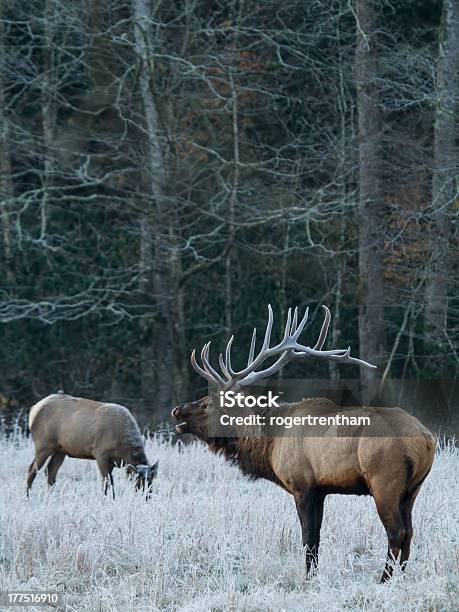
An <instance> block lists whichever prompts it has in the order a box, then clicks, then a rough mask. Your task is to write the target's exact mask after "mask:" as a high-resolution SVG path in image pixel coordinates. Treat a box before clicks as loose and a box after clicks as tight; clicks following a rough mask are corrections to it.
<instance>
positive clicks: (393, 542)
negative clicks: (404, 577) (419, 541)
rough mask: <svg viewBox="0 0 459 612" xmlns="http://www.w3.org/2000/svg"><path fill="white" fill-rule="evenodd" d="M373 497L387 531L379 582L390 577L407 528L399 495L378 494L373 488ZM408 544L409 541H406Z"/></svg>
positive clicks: (385, 580)
mask: <svg viewBox="0 0 459 612" xmlns="http://www.w3.org/2000/svg"><path fill="white" fill-rule="evenodd" d="M373 497H374V500H375V502H376V509H377V510H378V514H379V518H380V519H381V522H382V524H383V525H384V528H385V530H386V533H387V540H388V549H387V559H386V565H385V567H384V571H383V574H382V576H381V582H387V581H388V580H390V578H391V577H392V573H393V569H394V567H393V563H394V561H396V560H397V559H398V556H399V555H400V552H401V550H402V546H403V544H404V542H405V539H406V536H407V530H406V527H405V522H404V520H403V515H402V511H401V505H402V504H401V502H400V497H399V496H398V499H395V498H394V497H391V496H388V495H387V493H386V494H384V493H383V494H382V495H381V496H378V495H377V494H376V492H375V489H373ZM408 544H409V541H408Z"/></svg>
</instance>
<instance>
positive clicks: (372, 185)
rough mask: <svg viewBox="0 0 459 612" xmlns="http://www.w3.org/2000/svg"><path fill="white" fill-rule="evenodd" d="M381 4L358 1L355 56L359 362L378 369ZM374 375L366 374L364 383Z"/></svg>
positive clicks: (381, 337) (381, 350) (381, 349)
mask: <svg viewBox="0 0 459 612" xmlns="http://www.w3.org/2000/svg"><path fill="white" fill-rule="evenodd" d="M376 7H377V2H376V1H374V0H357V48H356V56H355V68H356V81H357V105H358V125H359V189H360V193H359V216H360V218H359V286H360V296H359V297H360V299H359V341H360V356H361V358H362V359H365V360H366V361H369V362H370V363H373V364H375V365H377V366H379V367H381V365H382V364H383V361H384V356H385V331H384V276H383V274H384V270H383V249H384V220H383V206H384V203H383V197H382V189H381V174H380V173H381V161H382V160H381V154H380V137H381V127H380V126H381V117H380V111H379V106H378V102H379V101H378V93H377V88H376V85H375V81H376V74H377V48H376V42H377V41H376V32H377V27H378V25H377V18H378V13H377V8H376ZM376 376H377V374H375V370H370V369H365V368H362V379H363V382H364V383H365V382H369V381H371V380H373V379H374V378H375V377H376Z"/></svg>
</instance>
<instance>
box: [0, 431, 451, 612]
mask: <svg viewBox="0 0 459 612" xmlns="http://www.w3.org/2000/svg"><path fill="white" fill-rule="evenodd" d="M147 454H148V457H149V459H150V460H154V459H156V458H159V459H160V469H159V476H158V478H157V480H156V481H155V487H154V492H153V497H152V499H151V501H150V502H146V501H145V500H144V498H143V496H141V495H140V494H136V493H134V491H133V488H132V487H131V486H130V483H129V482H126V480H125V478H124V476H123V474H122V473H121V471H120V470H115V472H114V476H115V485H116V488H117V499H116V500H115V501H113V500H112V499H111V498H110V497H107V498H105V497H104V496H103V495H102V494H101V484H100V479H99V475H98V472H97V468H96V464H95V462H93V461H82V460H77V459H69V458H67V459H66V460H65V462H64V465H63V467H62V469H61V471H60V473H59V475H58V480H57V484H56V487H55V488H54V490H52V491H51V492H48V490H47V485H46V482H45V476H44V473H40V474H39V476H38V477H37V479H36V480H35V483H34V486H33V489H32V494H31V498H30V499H29V500H27V499H26V496H25V474H26V469H27V466H28V464H29V463H30V461H31V459H32V456H33V447H32V442H31V441H30V440H29V439H27V438H25V437H23V436H21V435H20V434H18V435H16V436H15V437H14V438H13V439H9V440H6V439H5V437H1V439H0V534H1V539H0V591H5V590H18V589H27V590H59V591H63V592H64V596H63V600H64V603H65V606H64V608H65V609H66V610H87V611H88V612H89V611H90V612H96V611H98V610H104V611H105V610H114V611H115V610H116V611H125V610H126V611H130V610H132V611H134V610H136V611H147V610H148V611H150V610H180V611H182V612H185V611H187V612H191V611H196V612H205V611H207V610H208V611H213V612H217V611H222V612H223V611H226V610H228V611H230V610H231V611H247V612H249V611H259V610H260V611H271V610H272V611H276V612H277V611H280V610H286V611H288V612H295V611H297V610H298V611H300V610H301V611H302V612H303V611H305V610H320V611H322V610H323V611H327V612H329V611H334V610H354V609H358V610H360V609H362V610H378V611H383V610H457V609H458V607H459V588H458V583H457V576H458V570H459V568H458V564H459V547H458V545H459V516H458V515H459V500H458V495H459V487H458V471H459V470H458V467H459V453H458V450H457V449H456V448H455V447H454V446H453V445H451V444H450V445H449V446H447V447H445V448H443V449H442V450H441V451H440V452H439V453H438V454H437V457H436V460H435V463H434V467H433V470H432V472H431V474H430V475H429V477H428V479H427V481H426V482H425V484H424V486H423V488H422V490H421V493H420V495H419V497H418V499H417V501H416V504H415V508H414V529H415V535H414V541H413V546H412V556H411V562H410V565H409V567H408V570H407V573H406V576H405V577H404V576H403V575H402V574H401V572H400V571H396V572H395V576H394V579H393V580H392V582H391V583H390V584H388V585H384V586H381V585H380V584H378V580H379V577H380V574H381V571H382V567H383V562H384V555H385V550H386V537H385V534H384V532H383V527H382V525H381V523H380V521H379V519H378V517H377V514H376V510H375V506H374V503H373V500H372V499H371V498H364V497H360V498H357V497H354V496H347V497H345V496H331V497H329V498H328V499H327V501H326V506H325V515H324V525H323V529H322V541H321V550H320V553H321V557H320V565H319V574H318V576H317V577H316V578H314V579H313V580H311V581H309V582H306V581H305V576H304V562H303V551H302V547H301V543H300V527H299V523H298V520H297V517H296V513H295V509H294V503H293V499H292V498H291V497H290V496H289V495H288V494H286V493H284V492H283V491H282V490H281V489H280V488H277V487H276V486H275V485H273V484H270V483H268V482H265V481H258V482H255V483H251V482H249V481H247V480H246V479H244V478H243V476H242V475H241V474H240V473H239V471H238V470H237V468H235V467H231V466H230V465H228V464H227V463H225V461H224V460H223V459H221V458H219V457H216V456H213V455H211V454H210V453H209V452H208V451H207V449H206V448H204V446H201V445H191V446H188V447H182V448H181V449H179V447H177V446H171V445H170V444H169V443H167V441H164V440H160V439H155V440H152V441H151V442H148V443H147ZM10 609H11V610H14V609H16V610H17V609H18V608H10ZM31 609H32V608H28V610H31ZM35 609H37V610H38V609H40V610H43V608H35Z"/></svg>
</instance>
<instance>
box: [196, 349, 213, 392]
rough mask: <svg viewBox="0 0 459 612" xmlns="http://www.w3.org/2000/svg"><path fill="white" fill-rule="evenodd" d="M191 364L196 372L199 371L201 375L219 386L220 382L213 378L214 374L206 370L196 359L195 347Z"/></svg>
mask: <svg viewBox="0 0 459 612" xmlns="http://www.w3.org/2000/svg"><path fill="white" fill-rule="evenodd" d="M191 365H192V366H193V369H194V370H195V372H197V373H198V374H199V375H200V376H202V377H203V378H205V379H206V380H207V381H208V382H210V383H212V384H213V385H217V386H218V382H217V381H216V380H215V379H214V378H213V376H212V375H211V374H210V373H209V372H206V371H205V370H203V369H202V368H201V366H200V365H199V364H198V362H197V361H196V349H193V352H192V353H191Z"/></svg>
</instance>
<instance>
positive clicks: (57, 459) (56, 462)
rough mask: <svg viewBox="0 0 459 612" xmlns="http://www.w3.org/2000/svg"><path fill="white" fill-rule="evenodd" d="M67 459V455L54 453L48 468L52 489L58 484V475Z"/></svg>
mask: <svg viewBox="0 0 459 612" xmlns="http://www.w3.org/2000/svg"><path fill="white" fill-rule="evenodd" d="M64 459H65V453H54V455H53V456H52V457H51V459H50V460H49V463H48V465H47V467H46V471H47V473H48V486H49V487H52V486H53V485H54V483H55V482H56V475H57V472H58V471H59V468H60V467H61V465H62V463H63V461H64Z"/></svg>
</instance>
